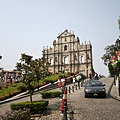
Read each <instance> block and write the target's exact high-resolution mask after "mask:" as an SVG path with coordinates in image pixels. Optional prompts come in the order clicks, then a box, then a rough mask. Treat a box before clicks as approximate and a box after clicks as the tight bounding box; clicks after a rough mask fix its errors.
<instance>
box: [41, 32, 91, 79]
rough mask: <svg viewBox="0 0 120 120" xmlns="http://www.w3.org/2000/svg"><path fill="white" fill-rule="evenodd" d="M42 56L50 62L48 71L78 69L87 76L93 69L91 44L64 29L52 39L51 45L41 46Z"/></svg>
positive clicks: (71, 70)
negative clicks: (55, 38) (82, 41)
mask: <svg viewBox="0 0 120 120" xmlns="http://www.w3.org/2000/svg"><path fill="white" fill-rule="evenodd" d="M43 56H44V57H45V58H46V62H49V63H50V66H49V69H48V70H49V72H52V73H58V72H60V71H63V70H64V71H65V72H76V71H79V72H81V73H83V74H84V75H85V76H87V77H88V75H89V73H91V70H92V69H93V61H92V45H91V43H90V41H89V43H86V42H85V43H81V41H80V40H79V38H78V37H76V36H75V35H74V33H71V32H69V31H68V30H65V31H64V32H63V33H61V34H60V35H58V37H57V40H54V41H53V47H50V48H48V47H47V48H45V47H43Z"/></svg>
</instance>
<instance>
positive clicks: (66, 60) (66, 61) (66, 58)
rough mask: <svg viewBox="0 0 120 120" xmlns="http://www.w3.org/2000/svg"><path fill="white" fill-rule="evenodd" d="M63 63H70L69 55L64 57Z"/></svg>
mask: <svg viewBox="0 0 120 120" xmlns="http://www.w3.org/2000/svg"><path fill="white" fill-rule="evenodd" d="M63 63H64V64H69V63H68V57H67V56H65V57H64V58H63Z"/></svg>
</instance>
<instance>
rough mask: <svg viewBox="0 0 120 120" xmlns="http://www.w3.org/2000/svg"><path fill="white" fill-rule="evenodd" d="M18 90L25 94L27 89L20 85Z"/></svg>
mask: <svg viewBox="0 0 120 120" xmlns="http://www.w3.org/2000/svg"><path fill="white" fill-rule="evenodd" d="M17 90H21V92H25V91H26V90H27V88H26V87H25V86H24V85H20V86H18V87H17Z"/></svg>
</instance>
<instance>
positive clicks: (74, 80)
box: [72, 75, 76, 86]
mask: <svg viewBox="0 0 120 120" xmlns="http://www.w3.org/2000/svg"><path fill="white" fill-rule="evenodd" d="M72 79H73V85H74V86H75V82H76V79H75V76H74V75H73V77H72Z"/></svg>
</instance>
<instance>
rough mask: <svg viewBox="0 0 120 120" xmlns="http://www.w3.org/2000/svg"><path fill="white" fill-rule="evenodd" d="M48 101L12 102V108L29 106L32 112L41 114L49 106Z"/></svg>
mask: <svg viewBox="0 0 120 120" xmlns="http://www.w3.org/2000/svg"><path fill="white" fill-rule="evenodd" d="M48 103H49V102H48V101H45V100H41V101H33V102H30V101H27V102H20V103H12V104H10V109H11V110H19V109H22V110H23V109H24V108H26V109H27V108H29V109H30V113H31V114H41V113H43V111H44V110H45V109H46V108H47V106H48Z"/></svg>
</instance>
